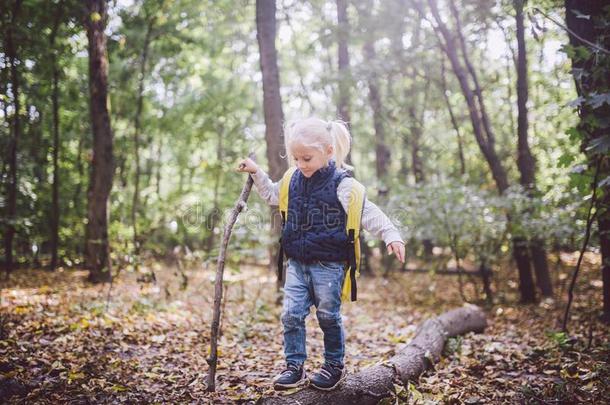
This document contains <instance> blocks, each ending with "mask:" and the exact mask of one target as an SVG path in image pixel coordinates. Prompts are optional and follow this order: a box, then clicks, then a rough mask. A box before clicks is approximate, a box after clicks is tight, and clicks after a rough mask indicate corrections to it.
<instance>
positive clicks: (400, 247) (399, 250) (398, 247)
mask: <svg viewBox="0 0 610 405" xmlns="http://www.w3.org/2000/svg"><path fill="white" fill-rule="evenodd" d="M392 253H395V254H396V257H397V258H398V260H400V262H401V263H404V262H405V245H404V243H402V242H392V243H390V244H389V245H388V254H389V255H391V254H392Z"/></svg>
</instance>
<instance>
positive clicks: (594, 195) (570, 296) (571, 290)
mask: <svg viewBox="0 0 610 405" xmlns="http://www.w3.org/2000/svg"><path fill="white" fill-rule="evenodd" d="M601 161H602V158H601V157H598V158H597V164H596V165H595V175H594V177H593V191H592V192H591V204H590V205H589V212H588V213H587V227H586V229H585V239H584V240H583V242H582V248H581V249H580V254H579V255H578V262H577V263H576V268H575V269H574V273H573V274H572V281H571V282H570V288H569V289H568V303H567V304H566V310H565V312H564V314H563V324H562V327H561V330H562V331H563V332H566V333H567V332H568V317H569V315H570V306H571V305H572V299H573V298H574V286H575V285H576V278H577V277H578V271H579V270H580V265H581V263H582V258H583V256H584V255H585V251H586V250H587V245H588V244H589V238H590V237H591V225H593V221H594V220H595V217H596V216H597V210H596V211H595V212H594V213H591V212H592V211H593V208H597V206H596V203H597V180H598V177H599V166H600V165H601Z"/></svg>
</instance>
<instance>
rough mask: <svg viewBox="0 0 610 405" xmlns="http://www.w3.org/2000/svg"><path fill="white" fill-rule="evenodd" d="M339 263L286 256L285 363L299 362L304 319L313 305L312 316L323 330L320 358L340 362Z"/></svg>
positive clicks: (302, 359)
mask: <svg viewBox="0 0 610 405" xmlns="http://www.w3.org/2000/svg"><path fill="white" fill-rule="evenodd" d="M343 267H344V263H343V262H314V263H312V264H305V263H303V262H300V261H298V260H295V259H288V266H287V269H286V282H285V284H284V306H283V311H282V324H283V325H284V355H285V357H286V363H294V364H299V365H300V364H303V363H304V362H305V359H306V358H307V351H306V348H305V318H306V317H307V315H309V308H310V307H311V306H312V305H315V307H316V309H317V310H316V315H317V318H318V323H319V325H320V328H321V329H322V332H324V359H325V361H326V362H328V363H331V364H335V365H343V357H344V355H345V332H344V330H343V322H342V320H341V289H342V286H343V278H344V277H345V271H344V270H343Z"/></svg>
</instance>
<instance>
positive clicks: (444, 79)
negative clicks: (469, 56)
mask: <svg viewBox="0 0 610 405" xmlns="http://www.w3.org/2000/svg"><path fill="white" fill-rule="evenodd" d="M446 76H447V75H446V74H445V58H442V61H441V85H442V89H441V91H442V92H443V99H444V100H445V105H446V106H447V111H448V112H449V118H451V125H452V126H453V129H454V130H455V134H456V136H457V144H458V158H459V160H460V174H461V175H462V176H463V175H465V174H466V159H465V158H464V145H463V141H462V134H461V133H460V126H459V125H458V122H457V119H456V118H455V114H454V113H453V108H452V107H451V101H450V100H449V95H448V94H447V92H448V91H449V86H448V85H447V77H446Z"/></svg>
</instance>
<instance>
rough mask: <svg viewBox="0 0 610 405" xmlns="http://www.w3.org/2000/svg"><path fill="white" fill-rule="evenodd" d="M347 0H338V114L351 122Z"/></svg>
mask: <svg viewBox="0 0 610 405" xmlns="http://www.w3.org/2000/svg"><path fill="white" fill-rule="evenodd" d="M347 1H348V0H337V30H338V35H337V48H338V50H337V53H338V55H337V57H338V68H339V72H338V75H339V101H338V103H337V115H338V116H339V118H340V119H342V120H343V121H345V122H347V123H348V125H349V124H350V121H351V117H350V108H349V105H350V84H351V80H350V79H351V72H350V66H349V50H348V42H349V32H350V25H349V20H348V19H347Z"/></svg>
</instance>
